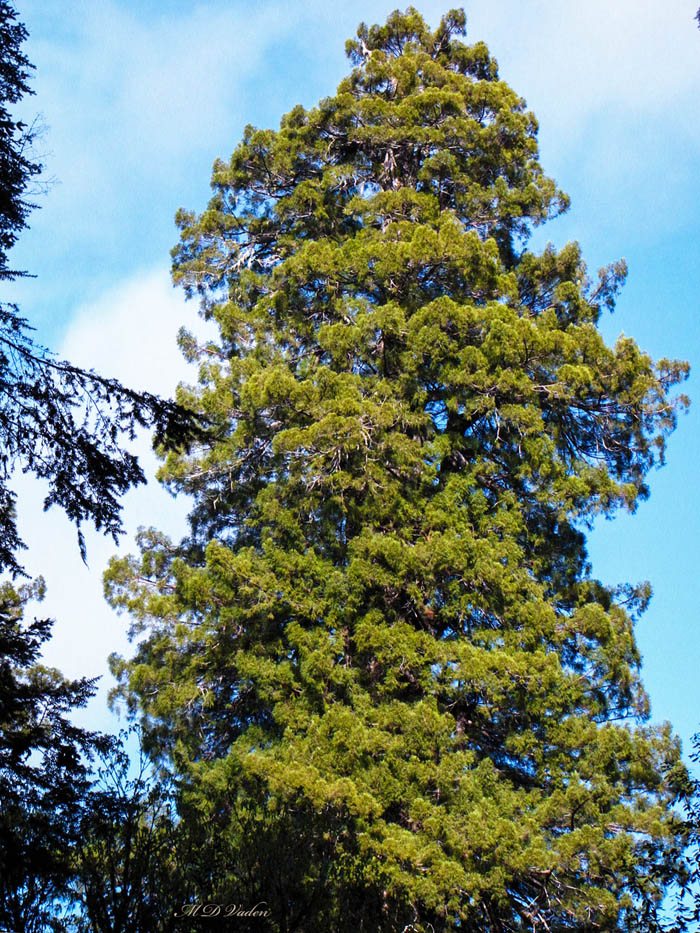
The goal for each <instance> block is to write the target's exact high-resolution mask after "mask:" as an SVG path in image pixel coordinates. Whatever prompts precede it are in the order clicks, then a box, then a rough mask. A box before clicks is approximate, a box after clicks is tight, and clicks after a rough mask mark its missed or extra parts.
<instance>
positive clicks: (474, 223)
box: [107, 9, 687, 933]
mask: <svg viewBox="0 0 700 933" xmlns="http://www.w3.org/2000/svg"><path fill="white" fill-rule="evenodd" d="M464 26H465V16H464V13H463V12H461V11H459V10H457V11H452V12H450V13H448V14H447V15H446V16H445V17H444V18H443V20H442V21H441V23H440V25H439V26H438V28H437V29H436V30H435V31H431V30H430V29H429V28H428V26H427V25H426V23H425V21H424V20H423V19H422V17H421V16H420V15H419V14H418V13H417V12H416V11H415V10H413V9H408V10H407V11H406V12H405V13H399V12H396V13H394V14H392V15H391V16H390V17H389V19H388V21H387V23H386V24H385V25H383V26H373V27H371V28H368V27H366V26H364V25H363V26H361V27H360V30H359V32H358V36H357V39H356V40H353V41H351V42H349V43H348V54H349V56H350V59H351V62H352V64H353V66H354V68H353V70H352V72H351V73H350V75H349V76H348V77H347V78H346V79H345V80H343V81H342V82H341V84H340V86H339V88H338V91H337V93H336V94H335V95H334V96H331V97H329V98H327V99H325V100H322V101H321V102H320V103H319V105H318V106H316V107H314V108H312V109H310V110H307V109H305V108H303V107H301V106H299V107H295V108H294V109H293V110H292V111H291V112H290V113H289V114H287V115H286V116H285V117H284V118H283V119H282V122H281V126H280V128H279V130H277V131H273V130H258V129H254V128H253V127H248V128H247V129H246V131H245V134H244V138H243V141H242V142H241V143H240V145H239V146H238V147H237V148H236V150H235V151H234V153H233V156H232V157H231V159H230V161H229V162H221V161H220V162H217V163H216V165H215V167H214V174H213V179H212V187H213V198H212V200H211V202H210V204H209V206H208V207H207V209H206V210H205V211H204V212H203V213H202V214H201V215H199V216H198V215H196V214H194V213H190V212H181V213H180V215H179V218H178V221H179V225H180V229H181V241H180V245H179V246H178V247H177V248H176V249H175V251H174V274H175V279H176V281H177V282H179V283H180V284H182V285H183V286H184V288H185V290H186V292H187V294H188V295H198V296H199V297H200V299H201V302H202V309H203V313H204V315H205V316H206V317H207V318H209V319H211V320H213V321H215V322H216V324H217V325H218V327H219V337H218V339H217V340H216V341H212V342H210V343H208V344H206V345H205V346H199V345H197V343H196V342H195V341H194V340H193V339H191V338H184V340H183V346H184V349H185V351H186V353H187V354H188V355H189V357H190V358H191V359H192V360H196V361H198V362H199V365H200V384H199V387H198V388H196V389H194V390H187V389H182V390H181V394H180V400H181V401H182V402H183V403H184V404H185V405H187V406H188V407H192V408H193V409H195V410H197V411H198V412H200V413H201V415H202V417H203V418H206V419H207V420H208V422H209V430H208V435H207V437H206V439H205V441H204V442H203V443H201V444H200V445H199V446H198V447H197V448H196V449H194V450H193V452H192V453H190V454H187V455H183V454H177V453H175V454H172V455H170V456H169V457H168V458H167V460H166V462H165V465H164V467H163V471H162V476H163V480H164V482H165V483H166V484H167V486H168V488H169V489H170V490H171V491H173V492H175V493H177V492H181V493H186V494H188V495H190V496H192V497H193V500H194V506H193V510H192V513H191V533H190V535H189V536H188V537H187V538H186V539H185V540H183V541H181V542H180V543H179V544H174V543H172V542H171V541H169V540H168V539H167V538H166V537H164V536H163V535H161V534H160V533H158V532H156V531H149V532H144V533H143V535H142V537H141V552H142V553H141V557H140V558H127V559H121V560H115V561H114V562H113V564H112V566H111V568H110V570H109V572H108V577H107V587H108V591H109V593H110V596H111V601H112V604H113V605H115V606H117V607H118V608H122V609H125V610H127V611H128V612H129V613H130V614H131V616H132V619H133V629H134V633H135V634H136V635H137V636H138V637H139V638H140V639H141V640H140V641H139V644H138V647H137V648H136V652H135V656H134V657H133V659H131V660H129V661H125V660H121V659H114V670H115V672H116V673H117V674H118V676H119V677H120V679H121V693H122V695H123V697H124V698H125V699H126V701H127V703H128V704H129V706H130V708H131V710H132V712H133V713H134V714H135V715H139V716H140V717H141V719H142V722H143V727H144V730H145V736H146V741H147V742H148V747H149V750H150V752H151V754H152V755H153V756H154V757H155V758H156V759H157V760H158V761H160V762H161V764H163V765H164V766H166V767H168V768H169V769H171V771H172V773H173V775H174V777H175V779H176V781H177V782H178V785H179V794H180V800H181V803H180V812H181V816H182V820H183V823H184V824H185V825H186V826H187V825H189V826H190V827H191V828H196V830H197V831H199V832H200V834H201V843H200V845H201V850H202V852H203V855H202V859H204V858H205V857H207V858H209V868H210V870H209V874H208V875H207V874H206V873H205V872H204V870H203V866H202V869H201V870H199V875H198V878H199V882H200V884H201V887H200V897H202V898H204V899H207V898H211V899H213V900H218V899H220V898H222V897H233V896H235V895H236V894H237V895H238V896H239V897H240V898H243V897H245V898H247V899H256V898H258V896H261V897H263V898H264V900H266V901H267V902H268V903H269V905H270V908H271V910H272V917H273V919H272V921H271V925H270V927H269V929H272V930H280V931H282V930H284V931H292V930H296V931H305V933H308V931H319V930H331V929H333V930H348V931H350V930H353V931H354V930H366V931H369V930H372V931H375V930H378V929H381V930H387V931H389V930H392V931H393V930H401V929H403V928H404V927H405V926H406V925H407V924H411V923H413V924H416V928H418V929H428V926H427V924H432V928H433V929H434V930H436V931H444V930H473V931H494V933H495V931H513V930H523V931H524V930H533V929H542V930H546V929H550V930H555V929H556V930H567V929H570V930H594V929H604V930H613V929H615V930H626V931H630V930H656V929H659V928H660V919H659V905H660V904H661V901H662V899H663V897H664V895H665V893H666V892H667V891H668V890H669V888H670V887H671V886H672V885H673V884H674V883H677V882H682V881H683V880H684V879H685V877H686V874H687V866H686V864H685V861H684V858H683V854H682V852H683V845H684V839H685V836H684V833H685V830H684V827H683V825H682V822H681V820H680V819H679V818H678V816H677V815H676V813H675V811H674V809H673V804H674V801H676V800H677V799H678V798H679V796H680V795H681V794H682V793H683V792H684V791H685V790H686V789H687V776H686V771H685V768H684V767H683V765H682V763H681V760H680V751H679V743H678V741H677V739H676V738H675V737H674V736H673V735H672V733H671V731H670V729H669V728H668V727H667V726H662V727H657V726H654V725H650V724H648V723H647V719H648V702H647V697H646V694H645V692H644V690H643V687H642V684H641V682H640V678H639V664H640V659H639V654H638V651H637V647H636V643H635V636H634V626H633V619H634V617H635V616H636V614H637V613H638V612H639V611H641V610H643V608H644V606H645V605H646V602H647V600H648V597H649V591H648V587H646V586H642V587H636V588H635V587H622V588H619V589H610V588H609V587H606V586H604V585H603V584H602V583H600V582H599V581H597V580H596V579H594V578H593V577H592V576H591V570H590V567H589V564H588V561H587V556H586V547H585V530H586V528H587V527H588V526H589V525H590V523H591V522H592V521H593V520H594V519H595V518H596V517H597V516H600V515H611V514H612V513H613V512H614V511H615V510H616V509H618V508H627V509H629V510H634V508H635V507H636V505H637V503H638V502H639V500H640V499H643V498H644V497H646V496H647V494H648V489H647V486H646V482H645V478H646V475H647V473H648V471H649V470H650V469H651V468H652V467H653V466H654V465H655V464H657V463H659V462H661V461H662V460H663V453H664V441H665V438H666V436H667V434H668V433H669V432H670V431H671V430H672V429H673V427H674V426H675V423H676V412H677V410H678V407H679V406H682V405H683V404H684V399H683V397H680V398H679V397H674V395H673V389H674V387H675V386H676V385H677V384H678V383H679V382H680V381H682V379H683V378H684V377H685V375H686V372H687V367H686V366H685V365H684V364H683V363H678V362H673V361H668V360H662V361H660V362H658V363H654V362H653V361H652V360H651V359H650V358H649V356H647V355H646V354H645V353H643V352H641V351H640V349H639V348H638V346H637V345H636V343H635V342H634V341H633V340H632V339H630V338H628V337H620V338H619V339H618V341H617V342H616V343H615V345H614V346H608V345H607V344H606V343H605V341H604V340H603V338H602V336H601V334H600V331H599V329H598V326H597V325H598V321H599V318H600V316H601V314H602V313H603V311H604V310H605V309H612V308H613V306H614V301H615V296H616V293H617V291H618V289H619V288H620V286H621V284H622V282H623V279H624V275H625V268H624V264H623V263H617V264H614V265H612V266H611V267H609V268H607V269H604V270H602V271H601V273H600V275H599V277H598V280H597V282H595V281H591V280H590V278H589V276H588V275H587V272H586V267H585V265H584V263H583V260H582V258H581V254H580V250H579V247H578V246H577V245H576V244H575V243H573V244H569V245H567V246H564V247H563V248H562V249H559V250H558V249H555V248H554V247H552V246H550V247H547V248H546V249H545V250H544V251H543V252H541V253H534V252H530V251H528V250H527V248H526V243H527V239H528V235H529V233H530V231H531V229H532V227H533V226H535V225H537V224H540V223H542V222H544V221H546V220H547V219H548V218H550V217H552V216H554V215H556V214H558V213H560V212H561V211H562V210H563V209H564V208H565V207H566V205H567V199H566V197H565V196H564V195H563V194H562V193H561V192H560V191H559V190H558V189H557V187H556V185H555V183H554V182H553V181H552V180H550V179H549V178H547V176H546V175H545V174H544V173H543V170H542V168H541V166H540V163H539V160H538V148H537V141H536V131H537V123H536V121H535V118H534V117H533V115H532V114H531V113H529V112H528V111H527V110H526V108H525V104H524V102H523V100H522V99H521V98H520V97H519V96H518V95H517V94H516V93H515V92H514V91H513V90H512V89H511V88H510V87H509V86H508V85H507V84H506V83H505V82H503V81H502V80H500V78H499V76H498V69H497V66H496V62H495V60H494V59H493V58H492V57H491V56H490V54H489V52H488V50H487V48H486V46H485V45H483V43H476V44H475V45H466V44H464V43H463V42H462V41H461V40H460V39H459V38H458V37H459V36H460V34H463V32H464ZM574 105H575V103H574V102H572V106H574ZM193 831H194V829H193ZM278 847H279V849H281V852H282V853H283V854H282V856H281V857H280V858H278V859H277V861H275V853H276V852H278Z"/></svg>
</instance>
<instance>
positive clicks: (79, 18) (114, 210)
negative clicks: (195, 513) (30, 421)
mask: <svg viewBox="0 0 700 933" xmlns="http://www.w3.org/2000/svg"><path fill="white" fill-rule="evenodd" d="M698 2H699V0H694V2H687V0H665V2H664V3H663V4H660V3H658V2H657V0H587V2H586V3H578V2H574V0H530V2H528V3H527V4H525V3H522V0H474V2H471V3H469V4H468V5H467V7H466V9H467V16H468V39H469V40H476V39H485V40H486V41H487V42H488V43H489V46H490V47H491V50H492V52H493V53H494V54H495V56H496V58H497V59H498V61H499V63H500V69H501V75H502V77H504V78H505V79H506V80H508V81H509V82H510V83H511V84H512V85H513V87H514V88H515V89H516V90H517V91H518V92H519V93H520V94H522V95H523V96H524V97H525V98H526V99H527V102H528V105H529V106H530V107H531V108H532V109H533V110H534V112H535V113H536V114H537V116H538V119H539V122H540V128H541V130H540V142H541V152H542V161H543V164H544V166H545V169H546V170H547V171H548V173H549V174H550V175H552V176H554V177H555V178H556V179H557V181H558V182H559V184H560V185H561V187H563V188H564V190H566V191H567V192H568V193H569V194H570V195H571V198H572V208H571V210H570V212H569V213H568V214H567V215H566V216H565V217H563V218H560V219H559V220H557V221H556V222H554V223H551V224H549V225H547V226H546V227H545V228H543V229H542V230H541V231H539V232H538V234H537V237H536V241H535V242H536V243H537V244H543V243H545V242H546V241H547V240H552V241H553V242H555V243H557V244H562V243H563V242H565V241H566V240H568V239H577V240H579V241H580V242H581V243H582V246H583V252H584V255H585V256H586V258H587V260H588V262H589V265H590V267H591V269H592V270H593V271H595V270H596V269H597V268H598V267H599V266H600V265H602V264H604V263H607V262H609V261H612V260H615V259H617V258H619V257H623V256H624V257H625V258H626V259H627V261H628V263H629V267H630V276H629V280H628V284H627V286H626V288H625V290H624V293H623V295H622V298H621V301H620V303H619V306H618V310H617V311H616V313H615V315H614V316H611V317H608V318H606V319H605V321H604V322H603V329H604V332H605V334H606V336H607V337H608V339H610V340H614V339H615V338H616V337H617V335H618V334H619V333H620V332H624V333H626V334H628V335H631V336H634V337H635V338H636V339H637V340H638V342H639V343H640V344H641V346H642V347H643V348H644V349H645V350H647V351H649V352H650V353H651V354H652V355H653V356H655V357H661V356H669V357H681V358H684V359H688V360H690V362H691V364H694V365H695V367H696V368H697V364H698V362H699V361H700V326H699V325H698V318H699V316H700V300H699V298H698V285H699V284H700V252H699V247H700V210H699V209H698V208H699V207H700V205H699V204H698V200H699V199H698V188H699V184H698V183H699V180H700V119H698V110H697V101H698V100H699V99H700V31H698V30H697V28H696V27H695V23H694V21H693V15H694V12H695V8H696V6H697V3H698ZM16 5H17V7H18V9H19V13H20V17H21V19H23V21H24V22H25V23H26V25H27V27H28V29H29V31H30V40H29V42H28V44H27V53H28V55H29V57H30V59H31V61H33V62H34V63H35V65H36V67H37V71H36V75H35V79H34V88H35V90H36V96H35V97H33V98H31V99H29V100H28V101H27V102H26V104H25V108H24V112H25V113H26V115H27V116H29V117H31V116H32V115H34V114H35V113H40V114H42V116H43V120H44V122H45V124H46V127H47V129H46V132H45V134H44V138H43V139H42V141H41V143H40V144H39V150H40V152H41V153H42V155H43V158H44V161H45V163H46V175H47V177H48V178H53V179H54V180H55V181H54V183H53V184H52V185H51V187H50V190H49V191H48V193H47V194H46V195H44V196H41V197H40V199H39V201H40V204H41V209H40V210H38V211H36V212H35V213H34V215H33V216H32V219H31V229H30V230H29V231H27V232H26V233H25V234H23V236H22V239H21V241H20V243H19V245H18V247H17V248H16V250H15V254H14V257H13V259H14V263H15V265H16V266H18V267H22V268H26V269H29V270H30V271H31V272H33V273H35V274H36V276H37V278H36V279H31V280H25V281H23V282H21V283H14V284H13V285H12V286H5V288H6V294H5V298H6V299H9V300H18V301H19V302H20V303H21V306H22V310H23V312H24V314H25V315H26V316H28V317H30V319H31V320H32V321H33V322H34V323H35V324H36V325H37V327H38V329H39V337H40V339H41V340H43V341H44V342H47V343H49V344H50V345H51V346H52V347H54V348H56V349H59V350H60V351H61V352H62V353H64V354H66V355H69V356H70V357H71V358H72V359H74V360H76V361H77V362H81V363H83V364H85V365H94V366H96V367H97V368H98V369H100V370H101V371H103V372H105V373H106V374H108V375H116V376H119V377H120V378H122V379H124V380H126V381H128V382H129V383H131V384H132V385H134V386H136V387H149V388H153V389H155V390H157V391H161V392H164V393H168V394H169V393H170V392H172V388H173V386H174V385H175V383H176V382H177V380H178V379H181V378H185V379H187V378H193V377H192V376H191V375H188V372H187V369H186V367H185V366H184V363H182V361H181V360H180V359H179V356H178V353H177V350H176V348H175V345H174V337H175V333H176V332H177V329H178V327H179V326H180V325H182V324H186V325H188V326H190V327H192V326H195V321H196V309H195V307H194V306H193V305H191V304H188V305H186V304H184V303H183V301H182V299H181V297H180V296H179V295H178V294H177V293H176V292H173V291H172V290H171V288H170V286H169V284H168V268H169V256H168V251H169V249H170V247H171V246H172V245H173V243H174V240H175V229H174V225H173V215H174V212H175V210H176V209H177V208H178V207H180V206H185V207H190V208H195V209H196V208H201V207H203V206H204V204H205V203H206V199H207V196H208V183H209V173H210V168H211V163H212V162H213V160H214V158H215V157H217V156H223V157H226V156H228V155H229V154H230V152H231V151H232V149H233V148H234V146H235V145H236V143H237V141H238V139H239V138H240V136H241V132H242V129H243V127H244V125H245V124H246V123H254V124H257V125H260V126H275V125H277V123H278V121H279V118H280V116H281V115H282V114H283V113H284V112H285V111H287V110H289V109H290V107H292V106H293V105H294V104H295V103H298V102H301V103H303V104H306V105H309V106H310V105H313V104H314V103H315V102H316V101H317V100H318V99H319V98H320V97H323V96H326V95H328V94H330V93H332V91H333V90H334V88H335V86H336V84H337V83H338V81H339V80H340V78H341V77H342V76H343V75H344V74H345V73H346V71H347V67H348V66H347V62H346V60H345V57H344V54H343V46H344V41H345V39H346V38H348V37H349V36H351V35H353V33H354V31H355V28H356V26H357V24H358V22H359V21H360V20H365V21H367V22H379V21H381V20H383V19H384V18H385V16H386V14H387V13H388V12H389V11H390V10H392V9H393V8H394V6H395V3H391V2H389V3H385V2H376V0H373V2H371V3H370V2H366V0H359V2H352V3H350V2H345V0H342V2H335V3H332V4H329V3H328V2H325V3H322V2H320V0H303V2H302V0H289V2H265V0H262V2H258V3H255V4H250V3H248V2H242V0H241V2H236V0H225V2H224V0H222V2H215V0H208V2H207V0H202V2H186V0H98V2H95V0H73V2H71V3H68V4H67V3H65V2H64V0H60V2H59V0H17V4H16ZM416 5H417V6H418V7H419V9H421V11H422V12H423V13H424V14H425V15H426V16H427V17H428V18H429V19H430V20H431V21H432V22H433V23H435V22H437V20H438V18H439V16H440V14H441V13H443V12H445V10H446V9H447V8H448V4H442V3H436V2H434V0H430V2H426V3H422V4H420V3H417V4H416ZM695 384H696V381H695V380H693V379H691V381H690V383H689V385H688V391H689V392H690V394H691V396H696V399H697V398H698V393H697V392H696V391H695ZM698 404H700V402H699V403H696V406H695V409H693V410H691V413H690V414H689V415H688V416H686V417H683V418H681V421H680V425H679V428H678V431H677V432H676V435H675V436H674V437H673V438H672V439H671V443H670V445H669V451H668V465H667V466H666V467H665V468H664V469H663V470H661V471H659V472H655V473H654V475H653V476H652V477H651V489H652V495H651V499H650V500H649V501H648V502H646V503H643V504H642V505H641V506H640V508H639V510H638V512H637V514H635V515H634V516H617V517H616V518H615V520H614V521H612V522H601V524H600V526H599V527H597V528H596V530H595V532H594V534H593V536H592V538H591V544H590V553H591V557H592V559H593V563H594V570H595V572H596V574H597V575H599V576H600V577H601V578H602V579H604V580H605V581H606V582H610V583H616V582H622V581H638V580H643V579H649V580H651V582H652V584H653V587H654V592H655V596H654V599H653V601H652V604H651V608H650V610H649V612H648V613H647V615H646V616H645V617H644V619H643V620H642V621H641V623H640V624H639V626H638V638H639V643H640V646H641V649H642V652H643V655H644V679H645V683H646V685H647V688H648V690H649V692H650V694H651V699H652V712H653V717H654V719H656V720H663V719H670V720H671V721H672V722H673V724H674V726H675V727H676V729H677V730H678V732H679V733H680V734H681V736H682V737H683V739H684V745H685V747H686V750H687V747H688V739H689V737H690V735H691V734H692V733H693V732H694V731H695V730H696V729H697V728H698V727H700V616H699V614H698V606H700V574H698V567H699V563H700V560H699V559H700V544H699V542H698V518H699V512H700V492H699V491H698V479H697V474H698V464H700V449H699V447H700V445H699V442H698V438H699V437H700V432H699V431H698V417H699V416H698ZM141 447H142V449H143V450H147V443H146V441H145V439H144V441H143V442H142V444H141ZM148 462H149V464H152V461H151V460H149V461H148ZM19 487H20V490H21V492H22V495H23V504H22V507H21V508H22V512H21V516H22V523H23V528H24V533H25V536H26V538H27V540H28V541H29V542H30V544H31V550H30V553H29V556H28V564H29V566H30V567H31V569H32V570H34V571H35V572H41V573H43V574H44V575H45V577H46V579H47V582H48V585H49V595H48V597H47V601H46V609H45V611H47V612H49V613H51V614H52V615H55V616H56V618H57V620H58V621H57V627H56V636H55V639H54V642H53V644H52V645H51V647H50V649H49V652H48V658H49V660H50V661H51V662H52V663H56V664H58V665H59V666H61V667H62V668H63V669H64V670H66V671H67V672H68V673H70V674H72V675H77V674H88V673H90V674H92V673H94V674H97V673H100V672H102V671H104V669H105V664H104V658H105V657H106V655H107V654H108V653H109V652H110V651H112V650H115V649H117V650H122V651H124V650H128V648H127V646H126V641H125V636H124V630H125V628H126V623H125V620H119V619H116V618H115V617H114V616H113V615H112V613H111V612H110V611H109V609H108V608H107V607H106V606H105V605H104V604H103V603H102V600H101V572H102V568H103V566H104V563H105V561H106V559H107V558H108V556H109V555H110V554H111V553H113V551H114V546H113V544H111V542H105V541H101V540H98V539H97V538H95V537H94V536H93V538H92V539H91V541H90V567H89V569H86V568H85V567H83V566H82V565H81V563H80V559H79V556H78V554H77V548H76V547H75V543H74V540H75V538H74V532H73V530H72V529H71V528H70V526H69V525H68V523H67V521H66V520H65V519H64V518H63V516H61V515H60V514H58V513H56V514H53V513H49V514H48V515H43V514H42V512H41V506H40V498H41V489H40V488H39V487H38V486H37V484H36V483H34V482H32V481H31V480H29V479H22V481H21V482H20V483H19ZM184 511H185V507H184V504H182V503H176V502H173V500H171V499H170V498H169V497H167V496H166V495H165V493H163V492H162V491H160V490H158V489H157V488H156V487H155V484H153V483H151V484H150V485H149V487H148V488H147V489H142V490H139V491H138V492H135V493H133V494H131V495H130V496H129V497H128V498H127V502H126V517H127V522H128V525H129V528H130V529H132V530H133V529H135V528H136V526H137V525H139V524H147V525H150V524H155V525H158V526H160V527H165V528H166V529H169V530H170V531H171V532H173V533H177V531H178V529H179V528H182V522H183V516H184ZM126 546H127V547H128V541H127V543H126ZM103 700H104V698H103V695H102V694H101V696H100V699H99V701H98V702H97V703H96V704H95V705H94V706H93V708H92V710H91V712H90V714H89V718H90V721H91V722H92V723H93V724H102V725H103V724H104V723H105V721H106V720H105V716H106V714H105V712H104V703H103Z"/></svg>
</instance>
